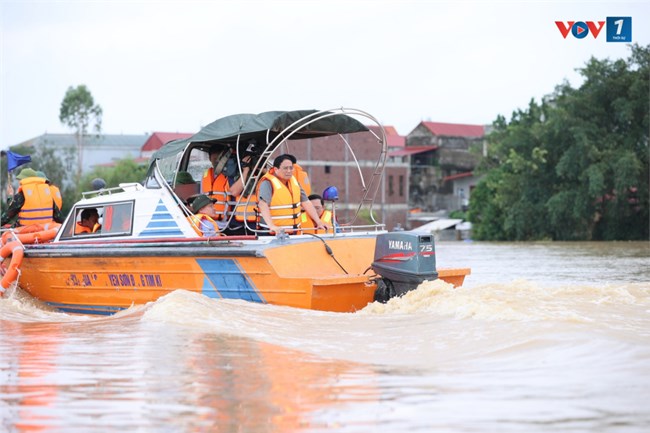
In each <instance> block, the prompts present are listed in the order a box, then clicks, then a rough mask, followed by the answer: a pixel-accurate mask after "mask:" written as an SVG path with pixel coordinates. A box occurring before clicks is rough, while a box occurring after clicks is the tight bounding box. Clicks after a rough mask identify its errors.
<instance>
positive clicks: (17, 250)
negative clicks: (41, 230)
mask: <svg viewBox="0 0 650 433" xmlns="http://www.w3.org/2000/svg"><path fill="white" fill-rule="evenodd" d="M24 253H25V247H23V245H22V244H21V243H20V242H18V241H13V242H9V243H8V244H7V245H5V246H3V247H2V248H1V249H0V257H2V259H3V260H4V259H6V258H7V257H9V256H11V263H9V267H8V268H7V271H6V272H5V274H4V276H3V277H2V280H1V281H0V296H2V294H3V293H4V292H5V290H7V289H8V288H9V286H10V285H11V283H13V282H14V281H16V279H17V278H18V272H19V269H18V268H19V267H20V264H21V263H22V262H23V255H24Z"/></svg>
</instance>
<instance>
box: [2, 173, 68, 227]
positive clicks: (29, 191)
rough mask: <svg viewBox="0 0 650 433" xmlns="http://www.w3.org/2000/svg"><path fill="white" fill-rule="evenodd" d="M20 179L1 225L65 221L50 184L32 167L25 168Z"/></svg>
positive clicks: (19, 175)
mask: <svg viewBox="0 0 650 433" xmlns="http://www.w3.org/2000/svg"><path fill="white" fill-rule="evenodd" d="M16 178H17V179H18V180H20V186H19V187H18V192H16V194H14V196H13V197H12V198H11V201H10V204H9V207H8V208H7V210H6V211H4V212H3V213H2V217H1V218H0V219H1V221H0V225H2V226H5V225H10V226H11V227H17V226H28V225H33V224H47V223H49V222H52V221H54V222H57V223H62V222H63V215H61V208H60V207H59V206H58V205H57V203H56V201H55V197H54V194H53V192H52V189H51V188H50V185H48V184H47V182H46V181H45V179H44V178H42V177H39V176H38V174H37V173H36V171H34V170H33V169H31V168H24V169H22V170H21V172H20V174H18V176H16Z"/></svg>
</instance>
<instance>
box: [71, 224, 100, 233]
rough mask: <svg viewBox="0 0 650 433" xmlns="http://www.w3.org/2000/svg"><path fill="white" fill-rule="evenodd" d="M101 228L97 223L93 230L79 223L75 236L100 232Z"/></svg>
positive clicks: (76, 226)
mask: <svg viewBox="0 0 650 433" xmlns="http://www.w3.org/2000/svg"><path fill="white" fill-rule="evenodd" d="M101 227H102V225H101V224H99V223H95V225H94V226H93V228H92V230H91V229H90V227H86V226H82V225H81V223H80V222H79V223H77V224H76V225H75V229H74V234H75V235H80V234H82V233H96V232H97V230H99V229H100V228H101Z"/></svg>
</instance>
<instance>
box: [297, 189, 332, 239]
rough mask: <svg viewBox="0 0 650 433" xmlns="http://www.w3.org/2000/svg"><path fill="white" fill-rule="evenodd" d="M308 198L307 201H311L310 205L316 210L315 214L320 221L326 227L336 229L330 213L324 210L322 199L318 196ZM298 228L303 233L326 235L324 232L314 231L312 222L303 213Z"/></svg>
mask: <svg viewBox="0 0 650 433" xmlns="http://www.w3.org/2000/svg"><path fill="white" fill-rule="evenodd" d="M308 198H309V201H311V204H313V205H314V209H316V213H317V214H318V216H319V218H320V220H321V221H322V222H323V223H325V224H326V225H328V226H330V227H334V228H336V227H337V225H336V221H333V218H332V211H329V210H327V209H325V204H324V203H323V197H321V196H320V195H318V194H312V195H310V196H309V197H308ZM300 228H301V229H302V231H303V232H304V233H316V234H323V233H327V231H325V230H316V229H315V228H314V221H313V220H312V219H311V218H310V217H309V216H308V215H307V214H306V213H305V212H303V213H302V215H301V221H300Z"/></svg>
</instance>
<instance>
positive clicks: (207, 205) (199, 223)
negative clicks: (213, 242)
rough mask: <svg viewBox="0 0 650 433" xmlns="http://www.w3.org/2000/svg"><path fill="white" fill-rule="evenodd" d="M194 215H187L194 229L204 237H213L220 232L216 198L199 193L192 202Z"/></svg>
mask: <svg viewBox="0 0 650 433" xmlns="http://www.w3.org/2000/svg"><path fill="white" fill-rule="evenodd" d="M191 208H192V212H193V213H194V215H190V216H188V217H187V220H188V221H189V222H190V224H191V225H192V228H193V229H194V231H195V232H196V233H197V234H198V235H199V236H203V237H211V236H216V235H217V234H219V232H220V229H219V225H218V224H217V221H216V220H215V218H216V217H217V212H216V211H215V209H214V199H211V198H210V197H208V196H207V195H205V194H200V195H198V196H197V197H196V198H195V199H194V200H192V203H191Z"/></svg>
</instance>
